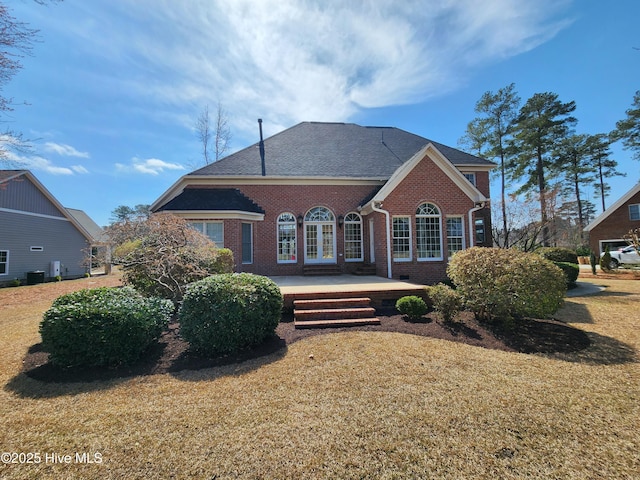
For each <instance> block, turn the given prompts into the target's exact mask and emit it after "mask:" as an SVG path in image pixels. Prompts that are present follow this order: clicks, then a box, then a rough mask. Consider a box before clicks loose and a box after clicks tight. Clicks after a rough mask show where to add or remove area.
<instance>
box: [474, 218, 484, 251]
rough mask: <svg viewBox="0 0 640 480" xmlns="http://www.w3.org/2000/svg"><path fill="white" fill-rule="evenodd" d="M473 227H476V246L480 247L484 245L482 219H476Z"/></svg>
mask: <svg viewBox="0 0 640 480" xmlns="http://www.w3.org/2000/svg"><path fill="white" fill-rule="evenodd" d="M475 227H476V245H482V244H484V240H485V235H484V218H476V221H475Z"/></svg>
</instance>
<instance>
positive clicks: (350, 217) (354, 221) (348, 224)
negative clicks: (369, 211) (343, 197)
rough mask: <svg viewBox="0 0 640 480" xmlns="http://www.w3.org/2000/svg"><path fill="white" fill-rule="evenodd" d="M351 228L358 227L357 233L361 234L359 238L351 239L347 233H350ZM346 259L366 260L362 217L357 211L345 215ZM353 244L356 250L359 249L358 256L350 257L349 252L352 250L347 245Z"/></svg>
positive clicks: (346, 260)
mask: <svg viewBox="0 0 640 480" xmlns="http://www.w3.org/2000/svg"><path fill="white" fill-rule="evenodd" d="M351 228H357V229H358V230H357V233H358V234H359V236H360V238H359V239H356V240H354V239H349V238H347V234H348V233H350V232H348V230H350V229H351ZM343 229H344V261H345V262H362V261H363V260H364V250H363V245H362V241H363V236H362V217H361V216H360V215H359V214H357V213H356V212H349V213H347V214H346V215H345V216H344V223H343ZM348 245H350V246H353V249H354V251H355V250H356V249H357V252H358V256H357V257H348V256H347V252H348V251H351V250H350V249H348V248H347V246H348Z"/></svg>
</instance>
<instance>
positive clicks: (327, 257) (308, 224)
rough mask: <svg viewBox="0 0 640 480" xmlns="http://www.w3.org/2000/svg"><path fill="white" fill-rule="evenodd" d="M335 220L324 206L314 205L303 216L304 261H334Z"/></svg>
mask: <svg viewBox="0 0 640 480" xmlns="http://www.w3.org/2000/svg"><path fill="white" fill-rule="evenodd" d="M335 231H336V221H335V217H334V215H333V213H332V212H331V210H329V209H328V208H326V207H314V208H312V209H311V210H309V211H308V212H307V214H306V215H305V217H304V262H305V263H336V235H335Z"/></svg>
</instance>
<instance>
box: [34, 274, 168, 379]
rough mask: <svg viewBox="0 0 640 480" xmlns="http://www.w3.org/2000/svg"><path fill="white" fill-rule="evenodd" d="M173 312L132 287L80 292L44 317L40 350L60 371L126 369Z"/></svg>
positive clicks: (58, 301)
mask: <svg viewBox="0 0 640 480" xmlns="http://www.w3.org/2000/svg"><path fill="white" fill-rule="evenodd" d="M172 312H173V304H172V303H171V302H170V301H168V300H162V299H159V298H145V297H142V296H141V295H139V294H138V293H136V292H135V290H133V289H132V288H130V287H125V288H108V287H102V288H95V289H88V290H80V291H77V292H73V293H69V294H66V295H62V296H61V297H58V298H57V299H56V300H55V301H54V302H53V305H52V306H51V308H49V310H47V311H46V312H45V314H44V317H43V319H42V322H41V323H40V335H41V336H42V345H43V347H44V350H45V351H47V352H49V354H50V357H51V361H52V362H53V363H55V364H57V365H60V366H63V367H73V366H118V365H129V364H131V363H133V362H134V361H136V360H137V359H138V358H139V357H140V355H141V354H142V352H144V350H145V349H146V348H148V347H149V346H150V345H151V343H152V342H154V341H155V340H157V339H158V337H159V336H160V334H161V333H162V331H163V329H164V328H165V326H166V325H167V323H168V321H169V318H170V316H171V313H172Z"/></svg>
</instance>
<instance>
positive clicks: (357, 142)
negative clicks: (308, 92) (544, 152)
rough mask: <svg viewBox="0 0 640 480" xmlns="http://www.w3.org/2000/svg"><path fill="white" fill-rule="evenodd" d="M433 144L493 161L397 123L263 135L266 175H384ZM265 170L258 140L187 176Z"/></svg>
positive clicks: (313, 125) (462, 160)
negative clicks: (427, 137)
mask: <svg viewBox="0 0 640 480" xmlns="http://www.w3.org/2000/svg"><path fill="white" fill-rule="evenodd" d="M256 130H257V129H256ZM429 142H431V143H433V145H434V146H435V147H436V148H437V149H438V150H440V152H441V153H442V154H443V155H445V156H446V157H447V158H448V159H449V160H450V161H451V162H452V163H453V164H454V165H479V166H480V165H493V164H492V163H491V162H489V161H487V160H484V159H482V158H478V157H476V156H473V155H470V154H468V153H464V152H462V151H460V150H457V149H455V148H451V147H448V146H446V145H443V144H441V143H438V142H434V141H432V140H429V139H426V138H423V137H420V136H418V135H414V134H413V133H409V132H406V131H404V130H400V129H398V128H394V127H363V126H360V125H356V124H354V123H320V122H302V123H300V124H298V125H296V126H294V127H291V128H289V129H287V130H284V131H282V132H280V133H278V134H276V135H274V136H272V137H269V138H267V139H265V141H264V144H265V164H266V174H267V176H284V177H287V176H292V177H298V176H300V177H316V176H317V177H353V178H376V179H386V178H389V177H390V176H391V175H392V174H393V172H394V171H395V170H396V169H397V168H398V167H399V166H400V165H402V164H403V163H405V162H406V161H407V160H409V159H410V158H411V157H412V156H413V155H414V154H415V153H416V152H418V151H419V150H420V149H421V148H422V147H424V146H425V145H427V144H428V143H429ZM261 173H262V169H261V162H260V152H259V148H258V143H255V144H253V145H251V146H250V147H247V148H245V149H243V150H240V151H239V152H236V153H234V154H232V155H229V156H228V157H225V158H223V159H221V160H219V161H217V162H215V163H212V164H210V165H207V166H206V167H203V168H201V169H198V170H196V171H194V172H191V173H190V174H189V175H213V176H227V175H229V176H245V175H246V176H254V175H255V176H259V175H261Z"/></svg>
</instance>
